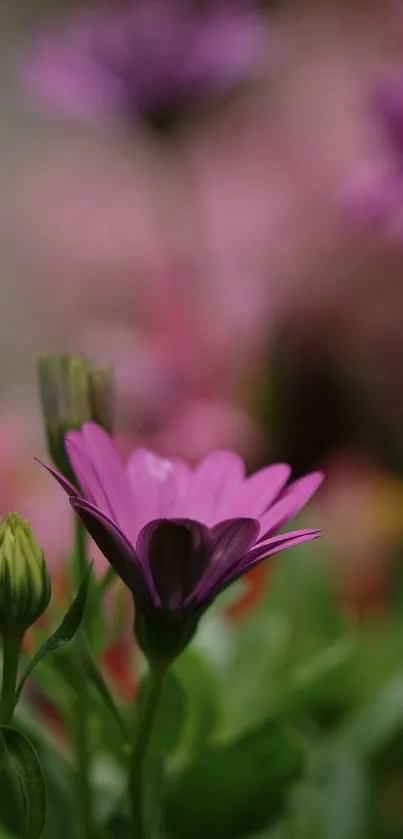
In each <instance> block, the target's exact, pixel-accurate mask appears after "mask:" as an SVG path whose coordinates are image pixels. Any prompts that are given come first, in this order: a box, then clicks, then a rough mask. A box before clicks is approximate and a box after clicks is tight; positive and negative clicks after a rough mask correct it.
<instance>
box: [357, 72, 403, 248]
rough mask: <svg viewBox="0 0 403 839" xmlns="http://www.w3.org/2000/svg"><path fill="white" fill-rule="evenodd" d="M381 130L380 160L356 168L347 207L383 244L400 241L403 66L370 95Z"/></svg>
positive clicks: (402, 220) (402, 235) (402, 226)
mask: <svg viewBox="0 0 403 839" xmlns="http://www.w3.org/2000/svg"><path fill="white" fill-rule="evenodd" d="M370 109H371V116H372V119H373V120H374V122H375V125H377V127H378V129H379V133H380V140H381V148H380V152H381V154H380V157H379V160H376V161H375V160H374V162H373V163H372V165H369V166H366V167H365V168H362V169H359V170H358V171H357V173H356V175H355V176H353V177H352V179H351V181H350V182H349V184H348V186H347V190H346V193H345V199H346V205H347V209H348V210H349V212H350V213H351V215H352V217H353V218H355V220H356V221H358V225H359V226H360V227H362V228H363V229H364V231H365V230H368V229H372V230H376V231H378V233H379V234H380V235H381V237H382V239H383V240H384V241H386V243H389V244H391V243H395V244H396V243H397V244H399V245H400V244H402V243H403V68H401V69H398V70H395V71H393V72H392V73H390V74H388V75H387V76H385V77H384V78H383V79H382V80H381V81H380V82H378V84H377V85H376V86H375V87H374V89H373V91H372V94H371V97H370Z"/></svg>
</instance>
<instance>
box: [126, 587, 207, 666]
mask: <svg viewBox="0 0 403 839" xmlns="http://www.w3.org/2000/svg"><path fill="white" fill-rule="evenodd" d="M134 608H135V618H134V632H135V635H136V638H137V643H138V645H139V647H140V649H141V651H142V653H143V654H144V656H145V657H146V659H147V661H148V662H149V664H150V665H152V666H162V665H164V664H166V665H169V664H170V663H171V662H172V661H173V660H174V659H175V658H177V657H178V656H179V655H180V654H181V653H182V652H183V651H184V650H185V648H186V647H187V646H188V644H189V643H190V641H191V640H192V638H193V636H194V635H195V633H196V630H197V626H198V623H199V620H200V618H201V612H200V611H198V612H195V611H194V610H191V609H189V610H185V611H179V610H178V611H177V612H172V611H168V610H162V609H161V610H157V609H155V608H152V609H149V608H147V606H146V605H145V606H144V607H142V606H141V605H139V603H138V602H137V604H136V603H135V604H134ZM203 611H204V610H203Z"/></svg>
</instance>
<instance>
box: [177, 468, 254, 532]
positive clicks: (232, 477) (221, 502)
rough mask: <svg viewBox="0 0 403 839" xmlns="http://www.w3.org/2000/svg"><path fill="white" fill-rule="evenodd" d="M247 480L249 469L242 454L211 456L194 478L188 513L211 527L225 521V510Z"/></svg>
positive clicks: (191, 484) (188, 499)
mask: <svg viewBox="0 0 403 839" xmlns="http://www.w3.org/2000/svg"><path fill="white" fill-rule="evenodd" d="M244 477H245V466H244V463H243V460H242V458H240V457H239V456H238V455H236V454H233V453H232V452H225V451H222V452H213V453H212V454H210V455H208V457H205V458H204V459H203V460H202V461H201V463H200V464H199V465H198V467H197V469H196V470H195V472H194V473H193V475H192V478H191V482H190V490H189V495H188V498H187V500H186V503H185V512H184V514H185V515H186V516H190V517H191V518H195V519H197V520H198V521H202V522H204V524H207V525H208V526H211V525H213V524H216V523H217V522H219V521H221V520H222V518H223V516H222V515H221V510H222V509H225V507H226V505H227V501H228V499H229V498H231V497H232V496H233V494H234V492H235V491H236V490H237V489H238V488H239V487H240V485H241V482H242V481H243V479H244Z"/></svg>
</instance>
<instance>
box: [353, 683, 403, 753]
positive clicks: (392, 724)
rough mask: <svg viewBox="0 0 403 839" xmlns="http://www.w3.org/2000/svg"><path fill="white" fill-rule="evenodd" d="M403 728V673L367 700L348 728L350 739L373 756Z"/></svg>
mask: <svg viewBox="0 0 403 839" xmlns="http://www.w3.org/2000/svg"><path fill="white" fill-rule="evenodd" d="M402 731H403V676H402V675H398V676H396V677H395V678H394V679H393V680H391V681H390V682H388V683H387V684H386V685H385V686H383V687H382V688H381V690H380V691H379V692H378V693H377V695H376V696H375V697H374V698H372V699H371V700H370V701H369V702H367V703H366V705H364V706H363V707H361V708H360V709H359V711H358V712H357V713H356V714H355V715H354V717H353V718H352V720H350V722H349V724H348V726H346V728H345V735H346V737H347V739H348V740H349V742H350V743H351V744H352V745H353V746H355V747H356V749H357V750H358V752H359V753H361V754H362V755H364V756H368V757H369V756H371V755H373V754H375V753H377V752H378V751H379V750H380V749H382V748H383V747H385V746H386V745H388V744H389V743H390V741H391V740H392V739H393V738H394V737H395V736H396V735H397V734H400V733H401V732H402Z"/></svg>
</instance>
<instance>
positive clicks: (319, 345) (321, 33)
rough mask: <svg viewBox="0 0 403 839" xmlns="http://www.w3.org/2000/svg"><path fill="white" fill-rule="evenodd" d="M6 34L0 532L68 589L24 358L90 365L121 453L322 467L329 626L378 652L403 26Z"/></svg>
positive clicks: (396, 323) (49, 27)
mask: <svg viewBox="0 0 403 839" xmlns="http://www.w3.org/2000/svg"><path fill="white" fill-rule="evenodd" d="M0 15H1V25H0V33H1V34H0V39H1V51H0V55H1V57H0V65H1V73H0V125H1V128H0V143H1V145H0V182H1V185H2V188H1V193H0V241H1V254H2V259H1V261H2V270H1V330H0V387H1V391H0V392H1V405H0V510H1V512H2V513H6V512H7V511H9V510H10V509H18V510H19V511H20V512H22V513H24V514H26V515H27V516H29V517H30V519H31V522H32V524H33V526H34V527H35V529H36V532H37V534H38V537H39V538H40V540H41V541H42V543H43V545H44V547H45V549H46V552H47V557H48V560H49V563H50V564H51V565H52V568H53V573H54V575H55V578H57V576H58V574H59V570H60V566H61V563H62V558H63V556H64V553H65V551H66V545H67V544H68V539H69V532H70V521H69V517H68V511H67V509H66V504H65V500H64V498H63V497H62V494H61V493H59V491H58V490H57V489H55V487H54V485H53V483H51V482H49V480H48V478H47V476H46V475H44V474H42V472H41V470H40V469H39V467H38V466H37V465H36V463H35V462H34V456H35V455H39V456H40V455H42V454H43V451H44V441H43V431H42V424H41V417H40V411H39V402H38V398H37V393H36V358H37V356H38V355H39V354H41V355H42V354H44V353H50V352H67V351H75V352H77V351H84V352H86V353H88V354H89V355H90V356H92V357H93V358H94V359H95V360H97V361H98V360H99V361H108V362H113V364H114V365H115V370H116V379H117V384H116V402H117V404H116V413H117V416H116V429H117V430H116V433H117V438H118V440H119V443H120V445H121V448H122V452H123V453H124V452H125V451H127V450H128V449H129V448H131V447H133V446H135V445H136V444H138V443H141V444H145V445H148V446H150V447H151V448H153V449H154V450H155V451H157V452H159V453H161V454H164V455H167V456H175V455H176V456H181V457H184V458H185V459H186V460H188V461H189V462H190V463H196V462H197V461H198V459H199V458H200V457H201V456H203V455H204V454H206V453H207V452H209V451H211V450H213V449H216V448H231V449H235V450H237V451H239V452H240V453H241V454H242V455H243V456H244V457H245V459H246V462H247V464H248V467H249V468H250V469H252V468H257V467H259V466H261V465H263V464H265V463H267V462H268V461H270V460H277V459H279V460H287V461H288V462H290V463H291V464H292V466H293V468H294V470H295V473H296V474H301V473H303V472H306V471H308V470H310V469H314V468H315V469H316V468H321V469H323V470H324V471H325V472H326V476H327V477H326V481H325V483H324V485H323V488H322V489H321V491H320V493H319V494H318V497H317V499H316V500H315V501H314V502H312V505H311V509H310V510H308V512H307V514H306V516H307V520H308V519H309V522H310V526H316V525H319V526H321V527H322V529H323V535H324V538H323V544H324V546H325V547H324V549H323V556H321V562H322V564H323V565H326V569H327V570H328V571H329V573H330V578H331V581H332V591H333V597H334V600H335V603H336V604H337V609H339V610H340V614H342V615H343V616H344V617H346V619H348V620H351V621H353V622H354V625H356V622H358V623H359V625H360V626H365V627H367V628H368V627H369V629H368V631H371V632H375V634H376V632H377V631H379V633H380V632H381V631H382V628H384V626H385V622H387V621H388V620H389V617H390V615H391V614H392V612H393V610H394V609H396V602H397V601H398V599H399V596H400V594H399V592H400V588H399V580H400V576H399V575H400V573H401V571H402V568H403V565H402V563H403V552H402V550H401V546H402V537H403V4H402V3H401V2H399V0H394V1H393V0H278V2H273V3H271V2H269V0H267V2H266V3H265V2H263V0H262V2H261V3H259V2H258V0H255V1H254V0H136V2H134V1H133V2H129V0H122V2H118V0H115V2H110V3H108V2H101V1H100V0H98V2H95V0H94V2H93V3H92V4H90V2H89V0H77V2H75V3H67V2H66V3H63V2H60V0H35V2H33V3H30V4H28V3H24V2H22V0H20V2H18V3H14V6H13V8H11V7H10V8H6V4H4V8H3V9H2V10H1V12H0ZM271 573H272V571H271V569H268V570H267V569H264V570H263V571H259V574H255V576H254V577H253V579H251V580H250V581H249V583H248V586H247V591H246V594H244V595H243V598H242V600H241V602H238V604H237V605H236V604H234V605H233V606H232V607H231V609H230V613H231V615H232V617H233V618H236V619H237V620H238V619H239V620H243V619H246V618H245V614H246V615H248V614H249V613H250V611H251V610H252V611H253V609H254V608H258V607H259V603H260V599H261V598H262V597H264V596H265V593H267V590H268V588H269V589H270V577H271ZM313 602H314V606H313V608H314V609H315V608H316V607H317V608H318V609H320V608H321V604H320V596H319V595H318V599H317V601H315V600H314V601H313ZM333 605H334V604H333ZM402 608H403V607H402ZM365 631H367V630H365ZM385 643H386V642H385ZM387 644H389V641H388V642H387ZM259 649H260V648H259ZM380 655H381V656H382V653H380ZM400 667H401V668H403V658H402V660H401V664H400ZM402 714H403V708H402ZM386 716H387V714H386ZM396 771H397V770H396ZM402 772H403V764H402V767H401V768H399V772H398V778H399V779H400V780H399V781H396V784H397V788H398V789H400V787H399V784H400V783H401V775H400V774H399V773H402ZM390 795H391V799H392V798H393V795H392V792H391V793H390ZM397 797H398V795H397ZM393 800H394V799H393ZM391 806H392V805H391ZM396 818H397V817H396ZM392 821H393V820H392ZM393 823H394V822H393ZM378 829H379V831H380V830H381V828H380V827H379V826H378ZM394 829H395V828H393V829H392V827H390V832H389V833H388V832H387V828H386V827H384V826H383V827H382V830H383V831H384V832H383V833H381V832H379V833H377V834H376V835H377V836H378V835H379V836H387V837H389V836H391V837H392V836H393V837H394V836H396V837H398V836H401V835H403V834H402V833H401V832H400V833H399V830H400V831H403V817H402V816H401V813H400V821H399V820H398V827H397V828H396V831H397V832H395V833H393V830H394ZM388 830H389V828H388ZM279 835H280V834H279ZM287 835H288V834H287ZM293 835H294V834H293ZM315 835H316V834H315ZM317 835H319V834H317ZM333 836H336V834H333ZM337 836H342V839H343V837H352V836H356V834H353V833H348V834H347V833H345V834H337Z"/></svg>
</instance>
